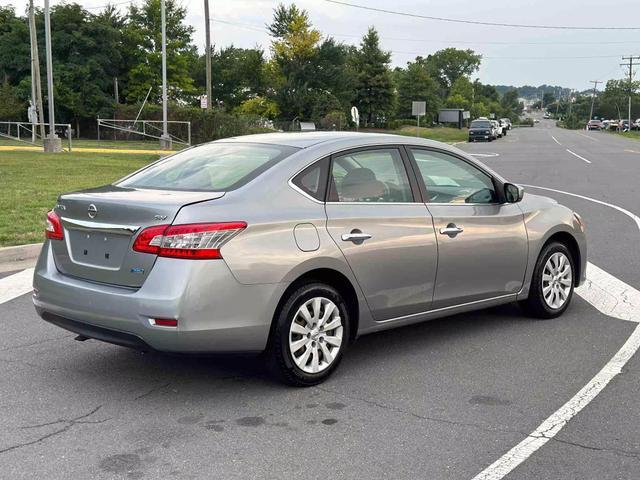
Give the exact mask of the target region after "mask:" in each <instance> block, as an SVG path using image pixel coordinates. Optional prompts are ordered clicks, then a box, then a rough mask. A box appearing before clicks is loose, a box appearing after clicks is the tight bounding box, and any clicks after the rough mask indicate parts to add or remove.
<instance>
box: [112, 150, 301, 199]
mask: <svg viewBox="0 0 640 480" xmlns="http://www.w3.org/2000/svg"><path fill="white" fill-rule="evenodd" d="M297 150H298V149H297V148H294V147H287V146H282V145H263V144H251V143H209V144H206V145H200V146H198V147H194V148H190V149H188V150H185V151H183V152H179V153H176V154H175V155H172V156H171V157H169V158H167V159H166V160H163V161H160V162H157V163H154V164H153V165H151V166H149V167H148V168H145V169H144V170H141V171H139V172H138V173H134V174H133V175H131V176H130V177H128V178H125V179H124V180H122V181H121V182H119V183H117V185H118V186H119V187H129V188H152V189H161V190H186V191H196V192H197V191H205V192H222V191H229V190H234V189H236V188H239V187H241V186H242V185H244V184H246V183H248V182H249V181H251V180H253V179H254V178H256V177H257V176H258V175H260V174H261V173H262V172H264V171H266V170H267V169H269V168H270V167H272V166H273V165H275V164H276V163H278V162H279V161H280V160H282V159H283V158H286V157H288V156H289V155H291V154H293V153H294V152H295V151H297Z"/></svg>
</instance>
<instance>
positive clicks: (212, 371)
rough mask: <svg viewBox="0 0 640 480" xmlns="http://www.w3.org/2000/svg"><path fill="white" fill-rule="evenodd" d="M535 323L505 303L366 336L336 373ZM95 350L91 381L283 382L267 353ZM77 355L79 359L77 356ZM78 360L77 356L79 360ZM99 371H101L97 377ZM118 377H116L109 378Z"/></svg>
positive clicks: (88, 368) (85, 367)
mask: <svg viewBox="0 0 640 480" xmlns="http://www.w3.org/2000/svg"><path fill="white" fill-rule="evenodd" d="M526 322H533V320H530V319H527V318H526V317H524V316H523V314H522V312H521V311H520V309H519V308H518V307H517V306H516V305H505V306H500V307H494V308H490V309H485V310H480V311H476V312H472V313H465V314H459V315H454V316H450V317H446V318H441V319H437V320H431V321H428V322H423V323H418V324H414V325H408V326H404V327H399V328H395V329H391V330H387V331H383V332H377V333H372V334H369V335H365V336H362V337H360V338H359V339H358V340H357V341H356V342H355V343H354V344H352V345H351V346H350V347H349V349H348V351H347V354H346V355H345V358H344V361H343V362H342V364H341V365H340V368H339V369H338V371H337V372H336V374H338V375H339V372H340V371H342V370H344V371H350V372H353V371H357V370H358V369H359V368H360V367H361V366H362V365H370V364H371V363H372V362H374V360H372V359H373V358H375V359H376V360H375V362H381V361H384V362H385V363H387V362H393V361H396V360H398V358H399V359H400V361H402V359H403V358H404V357H406V358H410V357H412V356H414V355H417V354H421V353H424V352H425V351H426V350H427V351H428V350H429V349H432V348H441V347H442V346H443V345H447V344H449V345H451V348H454V347H453V345H454V344H455V345H460V344H463V343H468V342H469V339H470V338H471V339H475V340H472V341H473V342H476V341H477V342H479V341H481V340H480V337H483V336H485V335H486V334H487V333H490V332H492V331H504V329H505V328H506V327H514V326H518V325H523V323H524V324H526ZM92 343H93V344H94V345H93V346H92V350H93V351H94V352H95V351H96V350H97V351H98V353H99V355H97V356H95V357H94V358H92V360H91V361H90V362H88V363H87V364H86V365H83V366H82V369H81V370H82V371H84V372H86V373H87V374H89V375H90V377H91V378H90V381H91V382H97V381H100V379H103V380H105V381H107V382H117V381H118V378H121V376H123V375H124V376H126V377H128V378H129V381H131V380H134V381H135V380H136V379H137V380H140V381H143V383H148V381H149V380H152V381H153V382H163V384H174V383H184V382H186V381H188V382H189V383H190V384H191V385H194V384H199V383H201V384H211V383H212V382H217V381H241V382H243V383H244V384H246V383H247V382H256V383H257V384H261V385H263V386H264V384H272V385H274V386H276V388H277V387H278V384H277V383H276V382H274V381H273V380H271V378H270V377H269V375H268V372H267V371H266V368H265V359H264V356H263V355H261V354H216V355H179V354H166V353H160V352H150V353H141V352H137V351H135V350H129V349H124V348H121V347H116V346H112V345H104V344H102V343H98V342H92ZM74 357H76V356H75V355H74ZM76 358H77V357H76ZM95 371H100V372H101V373H100V375H99V376H96V374H95ZM109 377H112V378H109Z"/></svg>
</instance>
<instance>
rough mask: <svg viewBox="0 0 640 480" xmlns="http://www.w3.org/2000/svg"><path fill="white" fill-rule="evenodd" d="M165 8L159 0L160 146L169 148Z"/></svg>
mask: <svg viewBox="0 0 640 480" xmlns="http://www.w3.org/2000/svg"><path fill="white" fill-rule="evenodd" d="M166 10H167V8H166V5H165V0H160V16H161V18H162V136H161V137H160V148H163V149H165V150H170V149H171V137H170V136H169V127H168V125H167V12H166Z"/></svg>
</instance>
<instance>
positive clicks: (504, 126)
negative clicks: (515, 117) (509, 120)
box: [498, 119, 509, 137]
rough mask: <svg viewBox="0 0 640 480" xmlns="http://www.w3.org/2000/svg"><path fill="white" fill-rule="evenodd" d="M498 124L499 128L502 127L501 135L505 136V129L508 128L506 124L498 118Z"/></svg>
mask: <svg viewBox="0 0 640 480" xmlns="http://www.w3.org/2000/svg"><path fill="white" fill-rule="evenodd" d="M498 124H499V125H500V128H501V129H502V136H503V137H506V136H507V131H508V130H509V129H508V128H507V124H506V123H505V122H504V121H503V120H502V119H500V120H498Z"/></svg>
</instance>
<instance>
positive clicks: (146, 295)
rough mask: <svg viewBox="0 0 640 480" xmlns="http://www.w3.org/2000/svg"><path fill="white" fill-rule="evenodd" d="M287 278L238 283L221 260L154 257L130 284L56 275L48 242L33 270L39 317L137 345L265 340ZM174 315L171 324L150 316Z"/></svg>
mask: <svg viewBox="0 0 640 480" xmlns="http://www.w3.org/2000/svg"><path fill="white" fill-rule="evenodd" d="M286 287H287V284H285V283H277V284H259V285H244V284H241V283H239V282H238V281H237V280H236V279H235V277H234V276H233V274H232V272H231V271H230V270H229V268H228V267H227V265H226V263H225V262H224V261H222V260H197V261H196V260H180V259H170V258H158V259H157V261H156V263H155V265H154V267H153V269H152V271H151V272H150V273H149V276H148V277H147V279H146V280H145V283H144V285H143V286H142V287H140V288H138V289H133V288H124V287H118V286H113V285H104V284H97V283H93V282H89V281H85V280H82V279H78V278H74V277H69V276H66V275H63V274H61V273H60V272H59V271H58V269H57V268H56V265H55V260H54V258H53V255H52V252H51V249H50V246H49V242H47V243H45V245H44V247H43V249H42V253H41V254H40V258H39V260H38V264H37V265H36V269H35V274H34V294H33V303H34V305H35V307H36V310H37V312H38V313H39V314H40V316H41V317H42V318H43V319H44V320H46V321H48V322H50V323H53V324H55V325H58V326H60V327H62V328H65V329H67V330H70V331H73V332H76V333H78V334H80V335H82V336H86V337H89V338H96V339H98V340H102V341H105V342H109V343H114V344H118V345H123V346H127V347H132V348H137V349H141V350H159V351H166V352H190V353H213V352H250V351H262V350H264V348H265V347H266V344H267V339H268V336H269V330H270V327H271V320H272V318H273V313H274V311H275V309H276V307H277V304H278V302H279V300H280V298H281V296H282V294H283V293H284V290H285V289H286ZM155 318H162V319H177V320H178V327H177V328H171V327H159V326H155V325H152V324H151V322H150V319H155Z"/></svg>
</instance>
